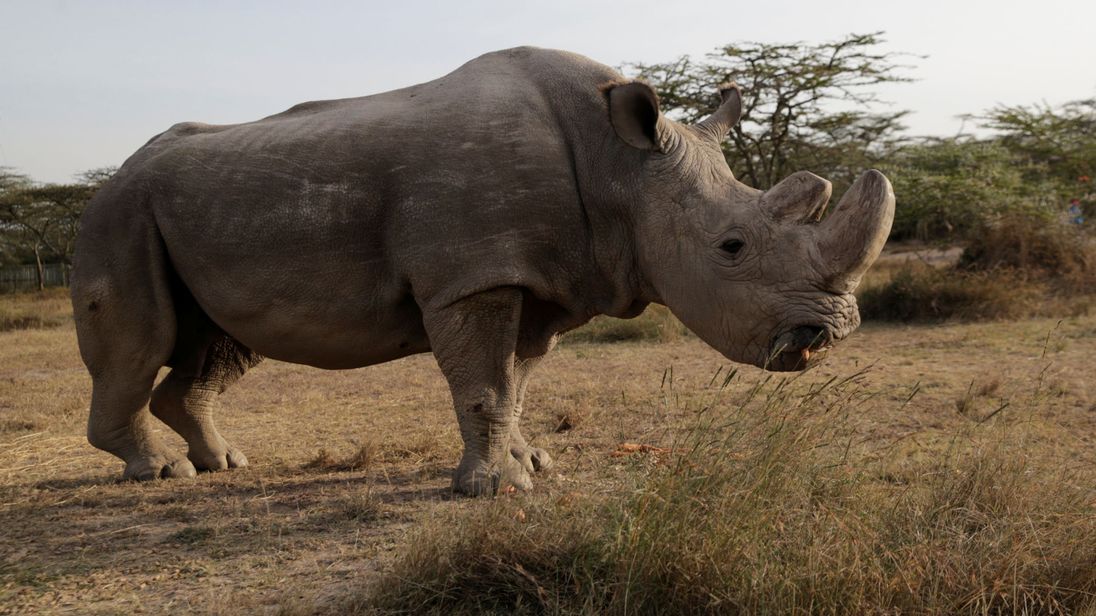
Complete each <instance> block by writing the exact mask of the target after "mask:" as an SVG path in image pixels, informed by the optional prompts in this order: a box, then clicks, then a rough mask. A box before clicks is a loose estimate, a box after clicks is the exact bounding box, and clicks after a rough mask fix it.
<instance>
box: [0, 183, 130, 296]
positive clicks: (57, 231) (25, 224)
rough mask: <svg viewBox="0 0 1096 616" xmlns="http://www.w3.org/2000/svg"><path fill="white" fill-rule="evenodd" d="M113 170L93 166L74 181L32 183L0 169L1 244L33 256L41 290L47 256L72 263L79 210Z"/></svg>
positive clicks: (13, 251)
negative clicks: (70, 182)
mask: <svg viewBox="0 0 1096 616" xmlns="http://www.w3.org/2000/svg"><path fill="white" fill-rule="evenodd" d="M112 173H113V170H112V169H110V168H104V169H94V170H91V171H87V172H84V173H83V174H81V175H80V176H78V177H79V181H78V182H76V183H72V184H41V185H36V184H34V183H33V182H31V181H30V179H29V178H27V177H26V176H24V175H21V174H17V173H13V172H11V171H10V170H6V169H5V170H0V243H2V244H3V245H4V246H5V248H6V251H7V252H9V253H12V254H17V253H19V252H24V253H31V254H33V255H34V263H35V266H36V271H37V278H38V280H37V282H38V288H39V289H42V288H44V286H45V271H44V270H45V267H44V261H45V259H47V258H49V259H52V260H54V261H57V262H60V263H63V264H65V265H72V254H73V250H74V248H75V244H76V234H77V232H78V231H79V228H80V215H81V214H82V213H83V210H84V207H85V206H86V205H87V202H88V201H89V200H90V199H91V197H92V196H93V195H94V194H95V192H96V191H97V190H98V189H99V187H100V186H101V185H102V183H103V182H105V181H106V180H107V179H108V178H109V177H110V175H111V174H112Z"/></svg>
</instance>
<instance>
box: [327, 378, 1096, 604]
mask: <svg viewBox="0 0 1096 616" xmlns="http://www.w3.org/2000/svg"><path fill="white" fill-rule="evenodd" d="M875 403H876V401H875V399H874V398H873V397H871V396H869V395H867V394H866V393H865V392H864V391H863V389H861V387H860V386H859V385H857V384H856V379H846V380H844V381H836V380H835V381H831V382H829V383H827V384H826V385H824V386H817V385H815V386H806V385H801V384H798V383H797V382H796V381H794V380H791V381H768V382H763V383H760V384H758V385H756V386H754V387H752V388H750V389H749V390H747V391H745V392H740V395H739V396H738V399H737V401H736V402H735V403H734V404H727V403H722V402H719V401H718V400H717V399H715V398H713V400H712V402H711V404H710V405H708V406H707V407H706V408H705V410H703V411H702V412H701V413H700V414H699V416H698V420H697V424H696V428H695V429H694V430H692V431H691V432H690V433H689V434H688V436H687V437H685V438H683V439H681V440H679V441H678V442H677V443H676V444H675V446H674V448H673V454H672V455H671V456H669V457H668V458H664V459H663V460H662V461H661V462H660V463H657V464H635V465H633V467H632V468H631V470H630V471H629V472H627V473H626V475H625V477H624V478H623V479H622V480H620V481H621V483H620V485H619V488H620V489H619V490H618V494H617V495H615V496H597V495H594V494H588V495H585V496H575V495H573V494H568V495H565V496H563V497H558V496H553V495H541V496H528V497H521V498H508V499H498V500H496V501H494V502H490V503H477V504H475V506H472V507H469V508H466V509H464V510H463V511H459V512H455V513H453V514H451V515H449V516H448V517H446V518H445V519H441V520H438V521H436V522H435V523H434V524H432V525H431V526H429V527H427V528H425V529H424V530H422V531H420V534H419V536H417V537H416V538H415V539H413V540H412V541H410V543H409V547H408V548H407V549H406V550H405V551H404V553H403V554H402V555H401V556H400V557H399V559H398V560H397V561H396V562H395V564H394V566H393V569H392V570H391V571H390V572H389V573H388V574H387V575H386V576H385V577H384V578H383V579H381V580H380V581H379V582H377V583H376V584H375V585H374V586H372V587H371V589H370V590H368V591H367V592H366V593H365V594H363V595H360V596H358V597H356V598H355V599H354V600H353V601H350V602H348V603H347V604H346V605H342V606H340V610H342V609H345V610H347V611H349V612H365V611H368V612H372V613H403V614H420V613H433V614H443V613H444V614H451V613H456V614H478V613H506V614H511V613H517V614H525V613H528V614H542V613H544V614H765V613H782V614H783V613H791V614H808V613H840V614H869V613H871V614H880V613H887V614H891V613H904V614H905V613H915V614H1000V613H1041V614H1056V613H1061V614H1066V613H1076V612H1078V611H1080V610H1084V609H1093V608H1096V602H1094V600H1093V597H1094V593H1096V507H1094V496H1096V493H1094V492H1096V491H1094V487H1093V481H1092V480H1093V474H1092V473H1091V472H1087V471H1086V472H1081V471H1079V470H1078V468H1077V465H1066V464H1060V463H1061V462H1062V461H1060V460H1035V459H1032V458H1031V457H1029V456H1028V455H1027V453H1026V452H1027V451H1028V450H1029V448H1028V447H1026V446H1025V443H1024V437H1023V436H1022V435H1021V434H1019V433H1017V432H1015V431H1014V428H1013V429H1009V428H1006V427H1005V426H1006V422H996V420H995V422H989V423H986V424H982V425H978V427H976V428H972V430H971V431H967V432H964V433H961V434H957V435H956V437H955V441H954V444H953V445H952V446H951V447H950V448H948V449H946V450H945V451H941V452H940V454H939V455H938V456H928V457H927V458H928V459H927V460H912V459H911V460H905V459H900V458H899V459H896V456H893V455H888V454H887V453H886V452H883V454H882V455H880V452H878V451H876V452H870V451H868V450H867V449H865V448H864V447H863V446H862V444H860V443H859V442H858V441H857V437H856V430H855V429H854V422H852V421H851V420H850V417H855V414H856V413H860V412H864V411H865V410H867V409H870V408H871V405H872V404H875ZM998 424H1000V425H998ZM1010 425H1013V426H1014V425H1015V424H1010Z"/></svg>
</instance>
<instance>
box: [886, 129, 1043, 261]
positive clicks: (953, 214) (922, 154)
mask: <svg viewBox="0 0 1096 616" xmlns="http://www.w3.org/2000/svg"><path fill="white" fill-rule="evenodd" d="M883 171H884V172H885V173H886V174H887V177H889V178H890V180H891V182H892V183H893V184H894V194H895V195H896V196H897V198H898V204H897V207H896V209H895V218H894V226H893V228H892V230H891V237H892V238H895V239H913V238H916V239H921V240H954V239H958V238H966V237H969V236H970V234H971V232H972V231H973V230H975V229H977V228H979V227H980V226H981V225H984V224H986V223H987V222H988V221H990V220H992V219H994V218H995V217H997V216H999V215H1002V214H1004V213H1006V212H1010V211H1017V210H1025V211H1028V212H1030V213H1032V214H1033V215H1042V216H1049V215H1050V209H1049V207H1048V205H1049V203H1050V201H1051V200H1050V199H1049V198H1048V197H1049V195H1048V194H1046V193H1043V194H1040V190H1041V189H1042V187H1041V186H1039V185H1032V184H1030V183H1027V182H1025V180H1024V168H1023V167H1022V166H1021V165H1018V164H1017V162H1016V159H1015V157H1014V156H1013V154H1012V152H1010V151H1009V150H1008V149H1007V148H1006V147H1005V146H1004V145H1002V144H1000V143H997V142H994V141H978V140H974V139H934V140H928V141H923V142H921V143H916V144H907V145H905V146H903V147H901V148H898V149H896V150H895V151H893V152H891V153H890V155H889V156H888V160H887V162H886V164H885V165H883Z"/></svg>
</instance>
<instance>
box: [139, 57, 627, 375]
mask: <svg viewBox="0 0 1096 616" xmlns="http://www.w3.org/2000/svg"><path fill="white" fill-rule="evenodd" d="M613 75H615V73H613V72H612V71H611V70H610V69H608V68H606V67H603V66H601V65H597V64H595V63H593V62H591V61H589V60H585V59H584V58H580V57H578V56H573V55H571V54H565V53H563V52H552V51H546V50H531V49H518V50H508V51H504V52H496V53H494V54H488V55H486V56H483V57H481V58H478V59H476V60H473V61H472V62H469V63H468V64H466V65H464V66H462V67H461V68H459V69H457V70H456V71H454V72H453V73H451V74H449V75H446V76H445V77H442V78H440V79H437V80H435V81H432V82H428V83H424V84H420V85H417V86H412V87H409V88H404V89H401V90H395V91H392V92H386V93H383V94H377V95H373V96H367V97H360V98H352V99H341V100H334V101H318V102H312V103H304V104H301V105H297V106H295V107H293V108H291V109H289V110H287V111H285V112H283V113H279V114H276V115H273V116H269V117H267V118H263V119H261V120H258V121H256V122H251V123H246V124H236V125H221V126H217V125H204V124H197V123H186V124H180V125H176V126H175V127H172V129H171V130H169V131H167V132H166V133H164V134H163V135H161V136H159V137H157V138H155V139H154V140H153V141H152V142H150V143H149V144H148V145H147V146H146V148H145V151H143V152H139V156H140V158H141V164H140V175H141V176H142V181H144V182H145V183H146V185H147V186H148V187H149V191H150V195H151V205H152V208H153V211H154V214H155V219H156V223H157V225H158V227H159V228H160V233H161V235H162V237H163V239H164V242H165V244H166V246H167V249H168V252H169V255H170V257H171V261H172V263H173V264H174V266H175V268H176V270H177V271H178V273H179V275H180V277H181V278H182V280H183V281H184V283H185V284H186V285H187V286H188V288H190V290H191V292H192V293H193V294H194V296H195V298H196V299H198V301H199V303H200V304H201V305H202V306H203V307H204V308H205V309H206V310H207V311H208V312H209V313H210V316H212V317H214V319H215V320H216V321H217V322H218V323H219V324H221V325H222V327H225V328H226V329H227V330H229V331H232V328H234V327H235V328H243V329H246V330H249V331H248V332H247V333H246V334H244V335H241V336H240V337H241V338H243V339H244V340H245V341H247V338H249V337H252V336H262V337H265V336H266V335H267V334H265V333H262V332H269V331H271V330H274V331H273V332H272V333H273V334H274V335H280V336H282V339H283V340H286V341H288V340H289V339H290V338H294V337H297V338H300V339H302V340H304V339H307V338H309V337H312V338H313V340H315V339H316V338H315V337H316V336H322V335H324V334H325V333H328V332H330V330H331V329H332V328H346V327H350V326H352V325H354V324H361V323H369V322H373V323H374V324H375V323H376V322H377V319H378V318H382V317H381V316H379V315H393V317H394V314H395V313H394V311H395V310H396V307H398V306H406V304H407V301H408V296H409V294H412V293H413V294H414V298H415V301H417V302H418V303H419V304H420V305H422V304H427V303H447V302H450V301H454V300H455V299H458V298H459V297H460V296H462V295H465V294H470V293H474V292H476V291H478V290H483V289H486V288H492V287H495V286H500V285H518V286H525V287H528V288H530V289H531V290H533V291H534V292H535V293H537V294H538V295H542V296H545V298H546V299H553V300H556V299H558V300H559V301H567V300H568V298H572V299H573V298H575V297H577V296H581V294H582V290H581V289H579V288H577V287H579V286H581V285H582V280H581V278H582V272H581V270H582V268H583V267H585V264H586V263H585V262H587V261H589V259H590V258H591V256H590V254H589V249H588V239H587V238H585V237H584V234H585V233H586V229H585V228H584V226H583V225H584V214H583V211H582V205H581V203H580V199H579V196H578V188H577V185H576V178H575V173H576V171H575V169H574V159H573V155H572V152H571V149H572V148H573V142H574V141H575V140H577V139H582V138H583V135H581V134H576V133H580V132H581V131H582V126H583V124H582V122H588V121H590V120H589V119H583V120H582V121H580V122H578V123H576V121H575V118H574V117H573V116H574V114H576V113H578V114H591V113H594V114H596V113H597V111H598V109H597V103H598V100H597V97H598V96H600V95H599V93H598V92H597V86H598V84H599V82H603V81H605V80H607V79H610V78H612V76H613ZM135 158H136V157H135ZM127 165H129V163H127ZM123 171H125V169H123ZM271 306H276V307H277V315H276V316H274V315H273V314H272V312H273V311H272V310H271V309H270V307H271ZM394 318H395V317H394ZM302 323H304V324H305V325H304V326H302ZM252 332H254V333H252ZM291 332H292V333H291ZM267 354H270V355H275V356H277V355H278V353H270V352H269V350H268V351H267ZM290 354H291V353H290ZM283 355H284V354H283Z"/></svg>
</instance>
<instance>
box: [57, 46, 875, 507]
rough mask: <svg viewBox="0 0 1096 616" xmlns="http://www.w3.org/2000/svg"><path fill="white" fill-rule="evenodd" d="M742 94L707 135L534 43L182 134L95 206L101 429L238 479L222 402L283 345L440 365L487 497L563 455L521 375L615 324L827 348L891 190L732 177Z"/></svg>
mask: <svg viewBox="0 0 1096 616" xmlns="http://www.w3.org/2000/svg"><path fill="white" fill-rule="evenodd" d="M721 94H722V100H723V102H722V105H721V106H720V107H719V109H718V110H717V111H716V112H715V113H714V114H712V116H711V117H709V118H707V119H706V120H704V121H703V122H700V123H699V124H696V125H694V126H686V125H683V124H679V123H677V122H674V121H673V120H670V119H668V118H666V117H665V116H663V115H662V114H661V113H660V111H659V104H658V98H657V97H656V95H655V93H654V92H653V91H652V90H651V88H650V87H648V86H647V85H645V84H643V83H640V82H635V81H628V80H626V79H624V78H622V77H621V75H620V74H618V73H617V72H615V71H613V70H612V69H610V68H608V67H606V66H603V65H601V64H598V63H596V62H593V61H591V60H589V59H587V58H584V57H582V56H578V55H575V54H571V53H567V52H561V51H551V50H545V49H535V48H518V49H510V50H505V51H499V52H495V53H490V54H487V55H484V56H482V57H479V58H477V59H475V60H472V61H471V62H468V63H467V64H465V65H464V66H462V67H460V68H459V69H457V70H456V71H454V72H452V73H450V74H449V75H446V76H445V77H442V78H440V79H437V80H435V81H431V82H428V83H424V84H421V85H416V86H412V87H409V88H404V89H402V90H396V91H392V92H386V93H383V94H377V95H374V96H366V97H362V98H350V99H343V100H331V101H320V102H310V103H303V104H300V105H297V106H295V107H293V108H291V109H289V110H288V111H286V112H284V113H279V114H277V115H273V116H270V117H267V118H264V119H261V120H258V121H255V122H249V123H245V124H233V125H223V126H215V125H208V124H198V123H183V124H177V125H175V126H173V127H171V128H170V129H169V130H168V131H167V132H164V133H163V134H160V135H158V136H156V137H154V138H153V139H152V140H151V141H149V142H148V143H147V144H146V145H145V146H144V147H142V148H141V149H140V150H138V151H137V152H136V153H135V154H134V155H133V156H132V157H130V158H129V159H128V160H127V161H126V162H125V164H124V165H123V166H122V167H121V169H120V170H119V171H118V173H117V174H116V175H115V176H114V178H112V179H111V180H110V181H109V182H108V183H107V184H106V186H104V187H103V188H102V190H101V191H100V192H99V193H98V194H97V195H96V197H95V198H94V199H93V201H92V202H91V203H90V204H89V206H88V208H87V211H86V213H85V214H84V218H83V223H82V224H83V228H82V230H81V233H80V237H79V240H78V242H77V250H76V264H75V271H74V272H73V275H72V301H73V306H74V309H75V318H76V328H77V334H78V336H79V342H80V353H81V356H82V357H83V360H84V363H85V364H86V365H87V368H88V371H89V372H90V373H91V377H92V381H93V392H92V400H91V413H90V418H89V421H88V440H89V441H90V442H91V444H92V445H94V446H95V447H98V448H100V449H103V450H105V451H108V452H110V453H112V454H114V455H116V456H118V457H119V458H121V459H123V460H124V461H125V465H126V466H125V473H124V476H125V477H127V478H134V479H155V478H162V477H180V476H183V477H186V476H192V475H194V474H195V472H196V471H197V470H204V471H213V470H220V469H226V468H233V467H238V466H243V465H245V464H246V463H247V461H246V458H245V457H244V455H243V454H242V453H241V452H240V451H239V450H238V449H236V448H235V447H234V446H232V445H230V444H229V443H228V442H227V441H226V440H225V439H224V438H222V437H221V435H220V434H219V433H218V431H217V429H216V427H215V426H214V422H213V415H212V410H213V401H214V398H215V397H216V395H217V394H218V393H220V392H222V391H224V390H225V388H226V387H228V386H229V385H231V384H232V383H233V382H235V381H236V380H237V379H238V378H240V376H241V375H243V374H244V372H246V371H247V369H248V368H250V367H252V366H254V365H255V364H257V363H258V362H260V361H261V360H262V358H263V357H264V356H265V357H272V358H275V359H279V360H282V361H288V362H295V363H301V364H308V365H311V366H318V367H321V368H331V369H336V368H356V367H360V366H368V365H371V364H376V363H380V362H385V361H389V360H393V359H396V358H399V357H404V356H407V355H410V354H412V353H424V352H427V351H432V352H433V353H434V355H435V357H436V358H437V362H438V365H439V366H440V368H441V370H442V372H443V373H444V374H445V377H446V379H447V380H448V383H449V386H450V388H451V391H452V396H453V403H454V406H455V407H456V413H457V419H458V421H459V423H460V432H461V437H462V438H463V440H464V454H463V457H462V459H461V461H460V465H459V466H458V468H457V469H456V471H455V473H454V477H453V487H454V489H455V490H457V491H459V492H463V493H466V494H492V493H495V492H496V491H497V490H498V489H499V487H500V485H512V486H515V487H518V488H521V489H526V488H528V487H529V486H530V485H531V481H530V473H532V472H534V471H536V470H539V469H542V468H544V467H546V466H547V465H548V464H549V463H550V458H549V456H548V455H547V453H545V452H544V451H543V450H541V449H536V448H531V447H530V446H529V445H528V444H527V443H526V441H525V439H524V438H523V437H522V434H521V431H520V430H519V428H518V420H519V419H520V417H521V411H522V399H523V397H524V393H525V388H526V385H527V384H528V379H529V375H530V373H531V372H532V370H533V368H534V367H535V366H536V365H537V363H538V362H539V361H540V359H541V358H542V357H543V356H544V355H545V354H546V353H547V352H548V351H549V350H550V349H551V348H552V346H553V345H554V344H555V342H556V340H557V338H558V337H559V335H560V333H561V332H566V331H567V330H570V329H573V328H575V327H578V326H579V325H581V324H583V323H585V322H587V321H588V320H590V318H592V317H593V316H595V315H603V314H604V315H612V316H615V317H624V318H628V317H633V316H636V315H638V314H639V313H640V312H642V311H643V309H644V307H646V306H647V305H648V304H649V303H652V302H654V303H659V304H664V305H666V306H668V307H669V308H670V310H671V311H673V313H674V314H675V315H676V316H677V317H679V318H680V319H681V321H682V322H684V323H685V325H687V326H688V327H689V328H690V329H691V330H692V331H694V332H695V333H696V334H697V335H698V336H699V337H700V338H702V339H703V340H704V341H705V342H707V343H708V344H710V345H711V346H713V347H715V348H716V349H717V350H718V351H720V352H721V353H722V354H724V355H725V356H727V357H728V358H730V359H731V360H734V361H737V362H744V363H749V364H754V365H756V366H762V367H765V368H768V369H773V370H794V369H802V368H804V367H806V366H807V365H809V364H811V363H813V362H815V361H817V358H816V356H815V355H812V354H811V353H812V351H816V350H822V349H824V348H826V347H829V346H831V345H832V344H833V343H835V342H837V341H839V340H841V339H843V338H845V337H846V336H848V335H849V333H850V332H851V331H853V330H854V329H855V328H856V327H857V326H858V324H859V315H858V312H857V308H856V301H855V299H854V298H853V290H854V289H855V288H856V286H857V283H858V282H859V280H860V278H861V276H862V275H863V274H864V272H865V270H867V268H868V267H869V265H870V264H871V263H872V262H873V261H874V260H875V258H876V257H877V256H878V254H879V252H880V250H881V248H882V246H883V243H884V242H885V240H886V238H887V234H888V232H889V229H890V224H891V219H892V217H893V211H894V196H893V194H892V192H891V188H890V184H889V183H888V182H887V180H886V178H885V177H883V175H882V174H880V173H879V172H877V171H867V172H866V173H864V174H863V175H862V176H861V177H860V178H859V179H858V180H857V181H856V182H855V184H854V185H853V186H852V188H851V189H850V190H849V191H848V193H847V194H846V195H845V196H844V198H843V199H842V200H841V202H840V203H839V204H838V205H837V207H836V209H835V211H833V212H831V213H830V214H829V215H828V216H826V217H825V218H824V219H823V218H821V217H822V213H823V210H824V208H825V206H826V203H827V201H828V200H829V196H830V183H829V182H827V181H825V180H823V179H821V178H819V177H817V176H814V175H812V174H810V173H806V172H800V173H796V174H794V175H792V176H790V177H788V178H787V179H786V180H784V181H783V182H781V183H780V184H778V185H777V186H776V187H774V188H772V189H771V190H768V191H765V192H762V191H759V190H755V189H753V188H750V187H748V186H745V185H743V184H741V183H739V182H738V181H736V180H735V178H734V176H733V175H732V173H731V171H730V169H729V168H728V167H727V164H726V161H725V160H724V157H723V154H722V152H721V151H720V141H721V140H722V139H723V138H724V137H725V136H726V134H727V132H728V131H729V130H730V128H731V127H732V126H733V125H734V124H735V123H736V122H737V121H738V118H739V114H740V109H741V99H740V94H739V92H738V89H737V88H736V87H735V86H733V85H731V86H727V87H725V88H723V89H721ZM162 366H169V367H171V372H170V373H169V374H168V376H167V377H166V378H165V379H164V380H163V381H162V382H161V383H160V384H159V385H158V386H156V387H155V389H153V384H154V381H155V378H156V375H157V372H158V371H159V369H160V368H161V367H162ZM146 406H147V409H146ZM153 417H157V418H159V419H160V420H162V421H163V422H164V423H166V424H167V425H168V426H170V427H171V428H172V429H174V430H175V431H176V432H178V433H179V434H181V435H182V436H183V437H184V438H185V439H186V441H187V444H188V452H187V455H186V456H185V457H184V456H182V455H181V454H180V453H178V452H175V451H172V450H171V449H169V448H168V447H166V446H165V445H164V444H163V442H162V441H161V440H160V439H159V438H158V437H157V436H156V435H155V434H154V433H153V431H152V423H153V419H152V418H153Z"/></svg>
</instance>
